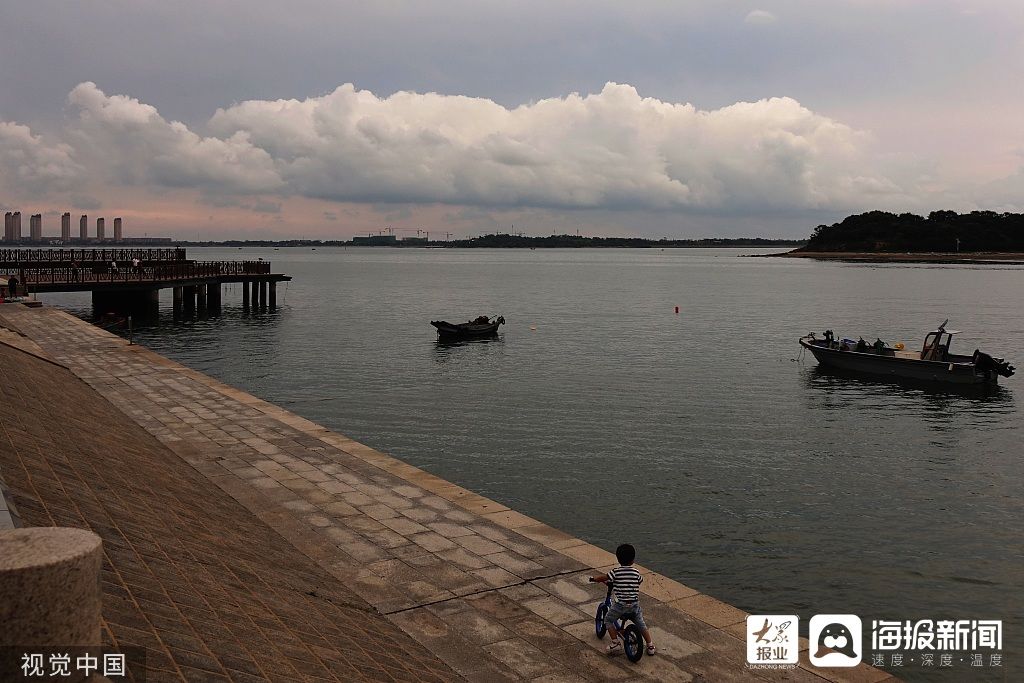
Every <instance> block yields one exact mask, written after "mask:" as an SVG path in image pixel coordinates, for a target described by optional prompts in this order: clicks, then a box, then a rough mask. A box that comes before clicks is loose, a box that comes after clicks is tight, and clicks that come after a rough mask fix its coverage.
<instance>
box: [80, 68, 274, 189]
mask: <svg viewBox="0 0 1024 683" xmlns="http://www.w3.org/2000/svg"><path fill="white" fill-rule="evenodd" d="M68 102H69V103H70V104H71V105H73V106H75V107H77V109H78V121H77V122H76V130H75V134H76V139H77V140H78V141H79V142H80V143H81V144H83V145H85V146H87V147H88V149H89V151H90V152H91V157H92V159H93V160H94V162H96V163H103V162H107V163H109V164H111V166H112V169H113V171H114V173H115V174H116V178H117V179H118V180H120V181H121V182H122V183H125V184H129V185H137V184H153V185H157V186H163V187H199V188H202V189H203V190H205V191H207V192H214V191H221V192H241V193H249V192H253V193H255V192H271V191H275V190H280V189H282V187H283V183H282V181H281V179H280V177H279V176H278V175H277V172H276V170H275V168H274V162H273V159H271V158H270V155H268V154H267V152H265V151H264V150H262V149H259V148H257V147H254V146H253V145H252V144H251V143H250V142H249V140H248V137H247V135H246V134H245V133H244V132H239V133H237V134H235V135H232V136H230V137H227V138H224V139H220V138H215V137H200V136H199V135H197V134H195V133H193V132H192V131H190V130H189V129H188V128H187V127H186V126H185V125H184V124H182V123H179V122H177V121H167V120H165V119H164V118H163V117H162V116H160V114H159V113H158V112H157V110H156V108H154V107H152V106H150V105H148V104H143V103H141V102H139V101H138V100H136V99H133V98H130V97H127V96H124V95H111V96H107V95H106V94H105V93H104V92H103V91H102V90H100V89H99V88H97V87H96V84H95V83H91V82H87V83H82V84H80V85H78V86H77V87H75V89H74V90H72V91H71V93H70V94H69V95H68Z"/></svg>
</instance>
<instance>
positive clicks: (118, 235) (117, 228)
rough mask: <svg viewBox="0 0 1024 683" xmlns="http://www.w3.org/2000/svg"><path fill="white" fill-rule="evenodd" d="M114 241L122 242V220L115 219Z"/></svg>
mask: <svg viewBox="0 0 1024 683" xmlns="http://www.w3.org/2000/svg"><path fill="white" fill-rule="evenodd" d="M114 241H115V242H120V241H121V219H120V218H115V219H114Z"/></svg>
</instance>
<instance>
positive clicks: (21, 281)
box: [0, 249, 291, 315]
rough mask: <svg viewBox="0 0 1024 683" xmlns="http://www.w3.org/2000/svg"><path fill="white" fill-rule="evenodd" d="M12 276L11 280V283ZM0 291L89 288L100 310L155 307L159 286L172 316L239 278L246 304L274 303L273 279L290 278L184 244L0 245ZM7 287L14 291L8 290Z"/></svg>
mask: <svg viewBox="0 0 1024 683" xmlns="http://www.w3.org/2000/svg"><path fill="white" fill-rule="evenodd" d="M10 278H14V280H15V283H16V284H12V283H11V282H10ZM0 279H2V280H4V282H3V286H2V287H0V291H2V292H3V294H4V295H6V296H13V295H17V294H24V293H26V292H27V293H34V294H40V293H46V292H92V295H93V304H94V306H96V307H97V308H100V309H104V310H106V309H115V308H125V307H140V306H150V307H154V306H156V305H157V304H158V297H159V292H160V290H161V289H173V307H174V313H175V315H179V314H181V313H183V312H188V311H194V310H195V309H196V308H199V309H206V308H207V306H209V307H210V308H212V309H214V310H216V309H219V308H220V303H221V285H222V284H226V283H240V284H241V285H242V302H243V305H245V306H248V305H249V301H250V290H251V299H252V302H253V305H254V306H269V307H270V308H275V307H276V305H277V284H278V283H279V282H287V281H289V280H291V277H289V276H288V275H285V274H283V273H274V272H272V271H271V266H270V262H268V261H264V260H262V259H260V260H258V261H192V260H188V259H186V257H185V250H184V249H0ZM12 288H13V289H14V291H11V290H12Z"/></svg>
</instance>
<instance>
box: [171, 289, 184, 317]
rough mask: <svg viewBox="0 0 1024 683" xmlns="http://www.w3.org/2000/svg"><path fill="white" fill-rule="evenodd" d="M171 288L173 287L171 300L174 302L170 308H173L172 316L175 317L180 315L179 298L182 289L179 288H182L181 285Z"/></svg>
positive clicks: (180, 297)
mask: <svg viewBox="0 0 1024 683" xmlns="http://www.w3.org/2000/svg"><path fill="white" fill-rule="evenodd" d="M172 289H173V298H172V300H173V302H174V303H173V305H172V308H173V309H174V317H175V318H177V317H179V316H180V315H181V299H182V291H181V290H182V288H181V287H174V288H172Z"/></svg>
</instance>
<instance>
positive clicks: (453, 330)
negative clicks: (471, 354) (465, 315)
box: [430, 320, 501, 339]
mask: <svg viewBox="0 0 1024 683" xmlns="http://www.w3.org/2000/svg"><path fill="white" fill-rule="evenodd" d="M430 324H431V325H433V326H434V327H435V328H436V329H437V336H438V337H440V338H442V339H476V338H479V337H493V336H494V335H496V334H498V327H500V326H501V323H489V324H487V325H472V324H461V325H453V324H452V323H448V322H445V321H443V320H437V321H431V323H430Z"/></svg>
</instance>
